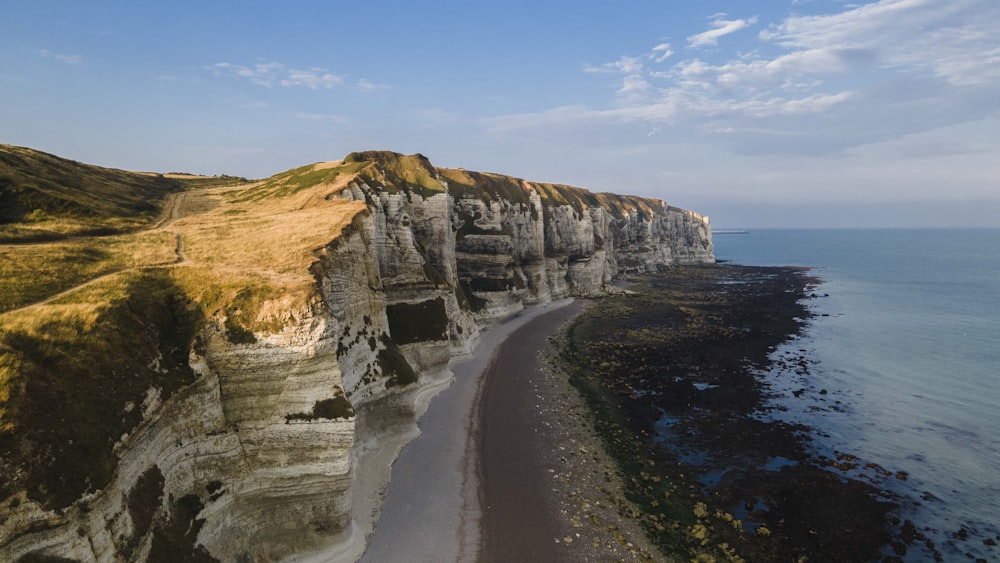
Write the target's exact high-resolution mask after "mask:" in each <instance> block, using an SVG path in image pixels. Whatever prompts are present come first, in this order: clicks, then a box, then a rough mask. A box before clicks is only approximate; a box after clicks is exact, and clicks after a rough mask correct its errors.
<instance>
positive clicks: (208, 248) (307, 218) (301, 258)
mask: <svg viewBox="0 0 1000 563" xmlns="http://www.w3.org/2000/svg"><path fill="white" fill-rule="evenodd" d="M338 180H339V181H336V182H333V183H323V184H319V185H315V186H311V187H308V188H304V189H300V190H297V191H295V192H294V193H293V194H291V195H287V196H285V197H281V198H269V199H263V200H255V201H243V198H242V195H243V194H244V193H245V192H247V191H254V190H256V189H257V188H258V186H259V185H257V184H255V185H252V186H249V187H247V188H246V189H241V190H233V189H225V188H224V189H219V190H209V191H205V192H201V193H199V194H197V195H194V196H193V197H189V198H188V201H186V202H185V209H184V211H185V213H190V214H189V215H188V216H186V217H185V218H183V219H181V220H179V221H177V222H175V223H173V224H172V225H171V226H170V228H171V229H172V230H176V231H177V232H179V233H181V234H182V235H183V236H184V253H185V254H186V256H187V258H188V260H190V261H191V263H192V264H194V265H196V266H198V267H201V268H205V269H210V270H218V271H224V272H231V273H237V274H244V275H249V276H258V277H261V278H264V279H269V280H271V281H273V282H275V283H277V284H285V283H292V284H295V283H298V282H303V281H306V282H311V281H312V275H311V274H310V273H309V266H310V264H312V263H313V262H315V260H316V256H315V251H316V250H318V249H320V248H322V247H323V246H325V245H326V244H328V243H329V242H330V241H332V240H334V239H336V238H337V237H338V236H340V232H341V230H342V229H343V228H344V227H345V226H346V225H348V224H350V222H351V220H352V219H353V218H354V216H355V215H357V214H358V213H359V212H361V211H362V210H363V209H364V208H365V203H364V202H357V201H347V200H343V199H340V198H337V197H332V198H330V199H328V197H329V196H331V195H334V194H336V193H337V192H339V191H341V190H342V189H343V188H344V187H346V186H347V184H348V182H349V181H350V180H351V177H350V176H348V175H342V176H339V177H338Z"/></svg>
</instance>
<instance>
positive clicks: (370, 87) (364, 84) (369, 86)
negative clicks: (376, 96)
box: [354, 78, 389, 92]
mask: <svg viewBox="0 0 1000 563" xmlns="http://www.w3.org/2000/svg"><path fill="white" fill-rule="evenodd" d="M354 87H355V88H356V89H358V90H360V91H362V92H374V91H375V90H386V89H388V88H389V85H388V84H375V83H374V82H371V81H369V80H366V79H364V78H362V79H361V80H358V81H357V83H355V85H354Z"/></svg>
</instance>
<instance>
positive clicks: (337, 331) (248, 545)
mask: <svg viewBox="0 0 1000 563" xmlns="http://www.w3.org/2000/svg"><path fill="white" fill-rule="evenodd" d="M247 190H248V191H247V192H246V193H247V194H250V195H247V196H245V197H243V196H241V197H243V199H242V200H239V201H252V200H253V197H260V198H263V197H265V195H266V196H267V197H293V196H295V197H298V196H299V195H301V194H303V193H307V192H308V193H313V192H315V193H316V194H320V195H322V198H318V197H313V198H312V199H308V200H307V199H303V201H309V202H315V201H321V200H325V201H331V200H349V201H354V202H363V205H357V206H356V208H357V209H358V211H357V212H356V213H354V215H353V218H352V219H351V221H350V224H349V226H348V227H346V228H344V229H343V231H342V232H341V234H340V236H338V237H337V238H335V239H334V240H330V241H329V242H328V244H326V245H325V246H323V247H322V248H318V249H316V251H315V260H314V262H313V264H312V266H311V267H310V273H311V275H312V278H313V280H314V283H313V284H312V289H311V290H310V292H309V293H308V294H307V297H306V298H304V299H288V298H283V297H281V296H269V297H267V298H266V299H262V300H261V301H260V302H259V303H256V304H255V305H254V306H253V310H252V311H250V317H252V318H253V319H255V321H256V322H254V323H250V324H249V325H248V327H249V328H239V327H236V326H234V325H233V324H232V323H231V322H230V320H231V319H229V318H227V316H226V314H225V311H232V309H220V310H221V311H223V312H222V313H218V312H216V313H212V312H207V313H206V319H205V321H204V323H203V324H202V325H201V328H200V329H199V331H198V334H197V337H196V338H195V341H194V342H193V343H192V345H191V346H190V347H189V349H188V352H187V354H188V360H187V364H188V368H189V369H190V370H191V371H192V372H193V374H194V376H193V378H192V379H191V382H190V383H188V384H186V385H184V386H182V387H180V388H179V389H176V390H173V391H172V392H171V393H167V392H166V391H165V390H164V389H165V387H164V386H162V385H156V384H152V385H150V386H149V387H148V389H147V391H146V393H145V395H144V397H142V401H141V405H135V404H133V405H132V408H133V409H140V410H141V415H142V416H141V420H140V421H139V422H138V423H137V424H135V425H134V427H132V428H131V430H129V431H128V432H127V433H126V434H124V435H122V436H112V437H109V443H113V445H109V448H111V452H110V453H111V454H112V455H113V461H114V468H113V471H112V473H111V477H110V479H109V480H108V482H106V483H89V484H88V486H86V487H81V489H80V491H81V493H80V494H79V496H78V497H76V498H75V500H73V501H72V502H69V503H65V502H63V503H55V502H53V501H51V500H46V499H45V498H43V495H39V494H37V491H35V490H30V489H28V488H26V487H23V486H19V484H20V483H21V481H18V479H19V478H20V477H18V478H14V479H11V480H9V482H6V483H0V485H3V486H0V497H3V498H0V560H4V561H20V560H25V561H38V560H46V561H48V560H53V561H54V560H62V559H53V558H66V559H70V560H77V561H132V560H154V561H165V560H174V558H177V557H180V558H182V559H187V560H204V561H210V560H213V559H215V560H221V561H272V560H307V559H308V558H309V557H310V554H315V553H317V552H319V551H320V550H323V552H324V553H325V554H327V555H326V556H329V557H335V558H340V559H344V560H352V559H354V558H356V557H357V556H359V555H360V553H361V552H362V551H363V549H364V543H365V537H366V535H367V534H369V533H370V532H371V530H372V527H373V524H374V521H375V518H376V516H377V513H378V510H379V506H380V502H381V496H380V495H382V494H383V493H384V489H385V486H386V483H387V480H388V474H389V467H390V465H391V462H392V460H393V459H394V458H395V456H396V455H397V453H398V451H399V448H401V447H402V445H403V444H404V443H405V442H406V441H408V440H410V439H412V438H413V437H414V436H416V435H417V433H418V432H419V431H418V429H417V427H416V421H417V419H418V418H419V416H420V415H421V414H422V412H423V410H424V409H425V408H426V406H427V403H428V401H429V400H430V398H431V397H432V396H433V395H434V394H435V393H436V392H437V391H439V390H440V389H441V388H442V387H443V386H445V385H447V383H448V382H449V380H450V378H451V373H450V371H449V369H448V365H449V362H450V360H451V359H452V358H454V357H456V356H461V355H463V354H468V353H469V352H470V351H471V350H472V348H473V346H474V345H475V342H476V340H477V338H478V334H479V331H480V330H481V328H483V327H485V326H488V325H490V324H491V323H494V322H497V321H498V320H500V319H503V318H504V317H506V316H509V315H510V314H512V313H515V312H517V311H518V310H520V309H521V308H523V307H524V306H526V305H532V304H537V303H544V302H547V301H550V300H552V299H557V298H562V297H566V296H593V295H601V294H602V293H605V292H607V291H609V288H610V283H611V281H612V280H613V279H614V278H615V277H616V276H618V275H620V274H633V273H642V272H650V271H655V270H656V269H657V268H661V267H667V266H672V265H677V264H690V263H705V262H712V261H713V260H714V256H713V250H712V241H711V233H710V229H709V224H708V219H707V218H706V217H703V216H701V215H699V214H697V213H694V212H692V211H685V210H682V209H678V208H675V207H671V206H668V205H666V204H665V203H664V202H662V201H658V200H652V199H643V198H638V197H630V196H618V195H613V194H593V193H590V192H588V191H586V190H581V189H579V188H571V187H568V186H558V185H552V184H543V183H533V182H527V181H524V180H519V179H514V178H509V177H505V176H500V175H495V174H483V173H475V172H468V171H465V170H451V169H439V168H435V167H433V166H432V165H431V164H430V163H429V162H428V161H427V159H426V158H424V157H422V156H420V155H410V156H403V155H398V154H394V153H388V152H374V151H372V152H364V153H352V154H351V155H348V157H346V158H345V159H344V160H343V161H338V162H334V163H324V164H322V165H314V166H309V167H303V168H301V169H297V170H295V171H290V172H288V173H285V174H283V175H279V176H276V177H274V178H272V179H269V180H267V181H265V182H263V183H262V184H255V185H254V186H252V187H250V188H247ZM254 190H255V191H254ZM309 190H312V191H309ZM254 194H256V195H254ZM289 194H291V195H289ZM251 196H252V197H251ZM310 197H312V196H310ZM303 198H304V196H303ZM230 200H231V201H237V200H238V198H235V197H232V196H230ZM303 205H312V203H303ZM352 209H353V208H352ZM188 254H189V255H191V254H192V252H191V251H189V252H188ZM242 313H243V314H247V312H246V311H242ZM123 402H124V401H123ZM133 402H134V401H133ZM126 407H127V405H123V408H126ZM129 412H132V411H129ZM0 457H10V456H9V455H8V454H7V453H4V452H0ZM25 479H27V477H25ZM25 482H26V481H25ZM46 558H48V559H46Z"/></svg>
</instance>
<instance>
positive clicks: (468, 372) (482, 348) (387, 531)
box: [359, 299, 574, 563]
mask: <svg viewBox="0 0 1000 563" xmlns="http://www.w3.org/2000/svg"><path fill="white" fill-rule="evenodd" d="M573 301H574V300H573V299H563V300H559V301H553V302H550V303H547V304H543V305H536V306H533V307H529V308H526V309H525V310H523V311H522V312H520V313H519V314H517V315H516V316H514V317H512V318H510V319H507V320H506V321H504V322H502V323H500V324H497V325H494V326H493V327H491V328H490V329H489V330H486V331H484V332H483V333H482V334H481V336H480V339H479V341H478V342H477V343H476V346H475V348H474V349H473V353H472V355H471V356H468V357H464V358H459V359H457V360H453V363H452V365H451V366H450V369H451V371H452V372H453V374H454V379H453V381H452V382H451V384H450V385H449V386H448V387H447V388H446V389H444V390H442V391H441V392H440V393H439V394H438V395H437V396H435V397H434V398H433V399H432V400H431V402H430V405H429V406H428V408H427V410H426V412H424V414H423V416H422V417H421V418H420V420H419V421H418V426H419V429H420V434H419V435H418V436H417V437H416V438H414V439H413V440H412V441H410V442H409V443H407V444H406V445H405V446H403V448H402V450H401V451H400V453H399V456H398V457H397V458H396V460H395V461H394V462H393V464H392V475H391V477H390V479H389V483H388V486H387V489H386V492H385V496H384V501H383V503H382V506H381V508H380V509H379V516H378V519H377V521H376V523H375V527H374V530H373V533H372V534H371V536H370V538H369V542H368V545H367V546H366V549H365V552H364V554H363V555H362V556H361V558H360V559H359V561H370V562H372V563H375V562H381V561H392V560H397V559H398V558H399V557H400V554H404V553H405V554H406V559H407V560H408V561H474V560H477V559H478V556H479V547H480V544H481V539H480V538H481V535H480V519H481V512H480V495H479V491H480V481H479V461H478V460H479V457H478V455H479V452H478V447H477V445H478V435H477V433H478V424H479V421H478V418H479V417H478V412H479V405H480V397H481V394H482V391H483V385H484V383H485V380H486V377H485V374H486V371H487V369H488V368H489V366H490V365H491V364H492V363H493V362H494V361H495V359H496V356H497V352H498V350H499V348H500V347H501V346H502V345H503V343H504V341H505V340H506V339H507V338H508V337H509V336H510V335H511V334H512V333H514V332H515V331H517V330H518V329H520V328H521V327H523V326H524V325H526V324H528V323H529V322H531V321H533V320H535V319H536V318H538V317H539V316H542V315H545V314H548V313H552V312H554V311H558V310H560V309H562V308H563V307H566V306H568V305H570V304H571V303H573ZM449 531H451V533H453V534H454V535H453V536H450V537H448V536H443V534H442V532H446V533H448V532H449Z"/></svg>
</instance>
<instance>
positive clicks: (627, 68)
mask: <svg viewBox="0 0 1000 563" xmlns="http://www.w3.org/2000/svg"><path fill="white" fill-rule="evenodd" d="M583 71H584V72H607V73H614V74H635V73H637V72H642V61H640V60H639V57H629V56H622V57H621V58H620V59H618V60H617V61H614V62H611V63H604V64H602V65H600V66H589V65H588V66H585V67H584V68H583Z"/></svg>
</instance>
